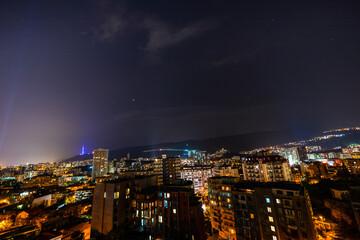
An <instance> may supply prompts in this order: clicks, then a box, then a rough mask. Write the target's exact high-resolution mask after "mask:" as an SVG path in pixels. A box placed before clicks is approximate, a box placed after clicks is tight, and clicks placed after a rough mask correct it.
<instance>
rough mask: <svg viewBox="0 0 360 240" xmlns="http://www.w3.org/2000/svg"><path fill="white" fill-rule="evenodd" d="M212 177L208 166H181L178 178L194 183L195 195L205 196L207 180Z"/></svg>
mask: <svg viewBox="0 0 360 240" xmlns="http://www.w3.org/2000/svg"><path fill="white" fill-rule="evenodd" d="M212 176H213V172H212V168H211V166H210V165H195V166H187V165H186V166H183V167H181V170H180V177H181V178H182V179H185V180H189V181H192V182H193V183H194V191H195V194H206V193H207V189H208V178H209V177H212Z"/></svg>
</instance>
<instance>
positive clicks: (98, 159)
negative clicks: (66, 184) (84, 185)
mask: <svg viewBox="0 0 360 240" xmlns="http://www.w3.org/2000/svg"><path fill="white" fill-rule="evenodd" d="M108 158H109V150H108V149H102V148H99V149H95V150H94V152H93V166H92V175H91V177H92V180H94V179H95V178H97V177H103V176H105V175H107V174H108V172H109V163H108Z"/></svg>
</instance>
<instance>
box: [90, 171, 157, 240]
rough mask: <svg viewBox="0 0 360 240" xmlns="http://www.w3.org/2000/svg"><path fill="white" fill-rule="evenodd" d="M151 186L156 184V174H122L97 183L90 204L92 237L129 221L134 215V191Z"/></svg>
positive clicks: (104, 233)
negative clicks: (116, 177) (128, 176)
mask: <svg viewBox="0 0 360 240" xmlns="http://www.w3.org/2000/svg"><path fill="white" fill-rule="evenodd" d="M151 186H156V176H136V177H134V176H131V178H130V179H129V178H126V177H125V176H124V178H121V179H116V180H109V181H105V182H102V183H97V184H96V186H95V189H94V194H93V204H92V219H91V232H92V234H91V235H92V237H96V236H100V235H102V234H103V235H106V234H107V233H109V232H110V231H111V230H112V229H114V228H118V227H121V226H123V225H124V224H126V223H131V222H132V219H133V218H134V216H135V215H134V211H133V200H134V195H135V193H136V192H141V191H142V190H143V189H146V188H148V187H151Z"/></svg>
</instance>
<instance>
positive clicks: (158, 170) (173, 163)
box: [154, 155, 180, 186]
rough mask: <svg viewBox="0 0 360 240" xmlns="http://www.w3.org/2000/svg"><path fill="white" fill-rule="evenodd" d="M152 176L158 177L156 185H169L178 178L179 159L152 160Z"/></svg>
mask: <svg viewBox="0 0 360 240" xmlns="http://www.w3.org/2000/svg"><path fill="white" fill-rule="evenodd" d="M154 174H155V175H157V176H158V185H159V186H162V185H171V184H173V183H174V182H175V180H176V179H177V178H180V158H179V157H166V155H163V157H162V158H157V159H155V160H154Z"/></svg>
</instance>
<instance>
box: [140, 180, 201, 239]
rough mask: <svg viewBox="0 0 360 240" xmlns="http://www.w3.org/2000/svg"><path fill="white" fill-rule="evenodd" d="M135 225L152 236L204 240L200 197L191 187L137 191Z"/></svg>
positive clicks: (165, 187) (164, 187)
mask: <svg viewBox="0 0 360 240" xmlns="http://www.w3.org/2000/svg"><path fill="white" fill-rule="evenodd" d="M135 200H136V205H135V206H136V210H135V212H136V215H135V218H134V219H135V220H134V225H135V226H140V227H141V228H142V230H143V231H147V232H149V233H150V234H151V239H174V240H182V239H189V240H190V239H191V240H203V239H204V240H205V239H206V236H205V222H204V216H203V212H202V208H201V202H200V198H198V197H196V196H195V195H194V190H193V189H191V188H184V187H181V186H175V185H172V186H163V187H153V188H148V189H145V190H144V191H142V192H140V193H137V194H136V196H135Z"/></svg>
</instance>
